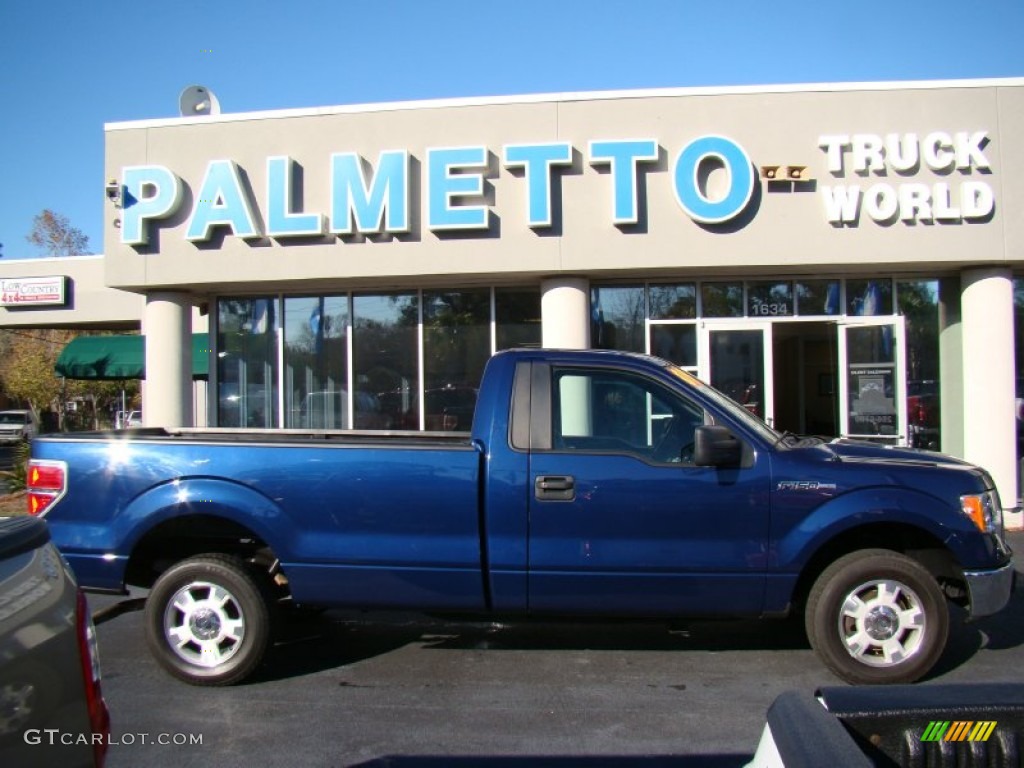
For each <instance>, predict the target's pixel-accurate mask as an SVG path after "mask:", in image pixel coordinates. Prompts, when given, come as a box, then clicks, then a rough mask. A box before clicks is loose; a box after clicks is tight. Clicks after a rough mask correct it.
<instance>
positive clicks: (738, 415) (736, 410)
mask: <svg viewBox="0 0 1024 768" xmlns="http://www.w3.org/2000/svg"><path fill="white" fill-rule="evenodd" d="M668 369H669V371H671V372H672V374H673V375H674V376H675V377H676V378H677V379H680V380H681V381H683V382H684V383H685V384H686V385H687V386H689V387H693V388H694V389H696V390H697V391H698V392H700V393H701V394H702V395H703V396H704V397H706V398H707V399H708V400H711V401H712V402H713V403H714V404H715V405H717V406H718V407H719V408H721V409H722V410H723V411H726V412H727V413H728V414H729V416H730V417H731V418H733V419H735V420H736V421H739V422H741V423H742V424H744V425H745V426H747V427H748V428H750V429H751V430H753V431H755V432H757V433H758V434H759V435H760V436H761V437H763V438H764V439H765V440H767V441H768V442H769V443H772V444H773V445H774V444H775V443H777V442H778V440H779V438H780V437H781V434H780V433H779V432H776V431H775V430H774V429H772V428H771V427H769V426H768V425H767V424H765V423H764V422H763V421H761V420H760V419H759V418H757V416H755V415H754V414H752V413H751V412H750V411H748V410H747V409H746V408H744V407H743V406H742V405H740V404H739V403H737V402H736V401H735V400H733V399H732V398H731V397H727V396H726V395H723V394H722V393H721V392H719V391H718V390H717V389H715V388H714V387H711V386H708V385H707V384H705V383H704V382H703V381H701V380H700V379H698V378H697V377H696V376H694V375H693V374H690V373H687V372H686V371H684V370H683V369H682V368H679V367H677V366H674V365H670V366H668Z"/></svg>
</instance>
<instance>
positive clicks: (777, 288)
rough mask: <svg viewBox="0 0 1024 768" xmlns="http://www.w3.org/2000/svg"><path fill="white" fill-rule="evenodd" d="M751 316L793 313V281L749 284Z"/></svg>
mask: <svg viewBox="0 0 1024 768" xmlns="http://www.w3.org/2000/svg"><path fill="white" fill-rule="evenodd" d="M747 297H748V301H749V303H750V306H749V309H748V314H749V315H750V316H751V317H789V316H790V315H792V314H793V284H792V283H767V282H765V283H751V284H750V285H749V286H747Z"/></svg>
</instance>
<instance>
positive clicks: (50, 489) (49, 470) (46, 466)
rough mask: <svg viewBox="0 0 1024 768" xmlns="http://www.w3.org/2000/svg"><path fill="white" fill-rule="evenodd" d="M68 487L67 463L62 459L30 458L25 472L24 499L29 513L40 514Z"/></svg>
mask: <svg viewBox="0 0 1024 768" xmlns="http://www.w3.org/2000/svg"><path fill="white" fill-rule="evenodd" d="M67 488H68V465H67V464H65V463H64V462H63V461H44V460H40V459H32V460H30V461H29V463H28V471H27V472H26V473H25V489H26V494H25V499H26V501H27V503H28V513H29V514H30V515H42V514H44V513H45V512H46V510H47V509H49V508H50V507H51V506H53V505H54V504H55V503H56V502H57V501H58V500H59V499H60V498H61V497H62V496H63V495H64V492H65V491H66V490H67Z"/></svg>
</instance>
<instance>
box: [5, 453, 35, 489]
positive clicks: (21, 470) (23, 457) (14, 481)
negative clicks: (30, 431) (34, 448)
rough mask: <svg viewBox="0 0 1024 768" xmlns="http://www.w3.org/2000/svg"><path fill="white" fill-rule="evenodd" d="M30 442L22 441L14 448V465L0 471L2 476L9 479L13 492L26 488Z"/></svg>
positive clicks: (8, 484)
mask: <svg viewBox="0 0 1024 768" xmlns="http://www.w3.org/2000/svg"><path fill="white" fill-rule="evenodd" d="M28 458H29V444H28V442H22V443H19V444H18V445H17V447H15V449H14V467H13V468H12V469H11V470H4V471H2V472H0V477H4V478H6V479H7V487H8V488H9V490H10V491H12V492H17V491H23V490H25V478H26V474H25V473H26V471H27V468H28Z"/></svg>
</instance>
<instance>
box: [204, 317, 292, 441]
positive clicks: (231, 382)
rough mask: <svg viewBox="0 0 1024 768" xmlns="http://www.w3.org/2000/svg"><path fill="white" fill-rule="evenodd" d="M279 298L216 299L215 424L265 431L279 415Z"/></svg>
mask: <svg viewBox="0 0 1024 768" xmlns="http://www.w3.org/2000/svg"><path fill="white" fill-rule="evenodd" d="M276 318H277V299H275V298H269V297H262V298H231V299H221V300H220V301H218V302H217V424H219V425H220V426H222V427H252V428H257V429H265V428H269V427H276V426H278V418H277V333H276V330H277V320H276Z"/></svg>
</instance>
